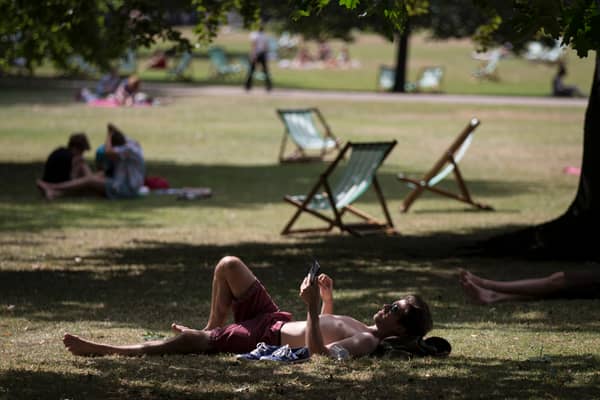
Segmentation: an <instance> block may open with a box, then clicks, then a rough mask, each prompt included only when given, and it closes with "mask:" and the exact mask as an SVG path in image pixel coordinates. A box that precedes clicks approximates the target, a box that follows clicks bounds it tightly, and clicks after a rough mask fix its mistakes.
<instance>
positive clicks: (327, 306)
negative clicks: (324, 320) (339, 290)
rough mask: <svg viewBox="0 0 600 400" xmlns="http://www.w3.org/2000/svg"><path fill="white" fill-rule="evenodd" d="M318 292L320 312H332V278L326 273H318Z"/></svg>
mask: <svg viewBox="0 0 600 400" xmlns="http://www.w3.org/2000/svg"><path fill="white" fill-rule="evenodd" d="M318 282H319V292H320V294H321V301H322V302H323V304H322V305H321V314H333V279H331V278H330V277H329V276H328V275H326V274H321V275H319V278H318Z"/></svg>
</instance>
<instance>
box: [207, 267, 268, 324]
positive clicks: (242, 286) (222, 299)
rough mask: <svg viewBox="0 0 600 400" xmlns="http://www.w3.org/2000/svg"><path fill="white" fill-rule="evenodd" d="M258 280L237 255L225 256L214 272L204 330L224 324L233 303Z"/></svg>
mask: <svg viewBox="0 0 600 400" xmlns="http://www.w3.org/2000/svg"><path fill="white" fill-rule="evenodd" d="M255 281H256V276H254V274H253V273H252V271H251V270H250V268H248V267H247V266H246V264H244V263H243V262H242V260H240V259H239V258H237V257H232V256H227V257H223V258H222V259H221V260H220V261H219V263H218V264H217V266H216V267H215V272H214V274H213V283H212V293H211V303H210V315H209V317H208V322H207V323H206V326H205V327H204V330H211V329H214V328H218V327H220V326H223V324H224V323H225V320H226V319H227V315H228V314H229V310H230V309H231V304H232V302H233V300H234V299H239V298H240V297H241V296H242V295H244V293H246V292H247V291H248V289H249V288H250V287H251V286H252V285H253V284H254V282H255Z"/></svg>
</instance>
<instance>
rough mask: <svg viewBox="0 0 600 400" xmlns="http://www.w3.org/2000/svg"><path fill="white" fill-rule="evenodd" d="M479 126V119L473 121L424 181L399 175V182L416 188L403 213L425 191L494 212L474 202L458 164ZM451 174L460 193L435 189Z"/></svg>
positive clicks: (426, 175)
mask: <svg viewBox="0 0 600 400" xmlns="http://www.w3.org/2000/svg"><path fill="white" fill-rule="evenodd" d="M479 124H480V122H479V120H478V119H477V118H473V119H471V121H469V124H468V125H467V126H466V127H465V129H464V130H463V131H462V132H461V133H460V135H458V137H457V138H456V139H455V140H454V142H452V144H451V145H450V147H448V149H447V150H446V151H445V152H444V154H443V155H442V157H441V158H440V159H439V160H438V161H437V162H436V163H435V164H434V165H433V167H432V168H431V169H430V170H429V172H427V173H426V174H425V176H424V177H423V178H422V179H420V180H416V179H411V178H407V177H406V176H404V174H398V176H397V178H398V179H399V180H401V181H403V182H406V183H408V184H409V185H411V186H412V187H414V189H413V190H412V191H411V192H410V193H409V194H408V196H406V198H405V199H404V201H403V203H402V212H408V210H409V209H410V207H411V205H412V204H413V203H414V202H415V200H417V198H418V197H419V196H420V195H421V194H422V193H423V191H425V190H429V191H431V192H433V193H436V194H439V195H442V196H446V197H449V198H451V199H454V200H458V201H461V202H463V203H467V204H470V205H472V206H473V207H476V208H478V209H481V210H493V208H492V207H491V206H489V205H486V204H482V203H478V202H476V201H474V200H473V198H472V197H471V193H470V192H469V189H468V188H467V184H466V183H465V180H464V179H463V175H462V173H461V172H460V169H459V168H458V163H459V162H460V160H461V158H462V157H463V155H464V153H465V152H466V150H467V148H468V146H469V144H470V142H471V140H472V135H473V133H474V131H475V129H476V128H477V127H478V126H479ZM450 172H452V173H454V177H455V178H456V183H457V185H458V189H459V193H453V192H450V191H447V190H444V189H440V188H437V187H435V185H436V184H437V183H438V182H440V181H441V180H443V179H444V178H445V177H446V176H447V175H448V174H449V173H450Z"/></svg>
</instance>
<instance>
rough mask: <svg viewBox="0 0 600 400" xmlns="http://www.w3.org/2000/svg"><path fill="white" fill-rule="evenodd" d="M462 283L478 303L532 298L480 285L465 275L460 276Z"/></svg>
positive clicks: (465, 291)
mask: <svg viewBox="0 0 600 400" xmlns="http://www.w3.org/2000/svg"><path fill="white" fill-rule="evenodd" d="M460 284H461V286H462V288H463V291H464V293H465V295H466V296H467V298H468V299H469V300H471V301H473V302H474V303H476V304H492V303H497V302H500V301H523V300H531V299H532V297H530V296H523V295H519V294H510V293H502V292H496V291H494V290H491V289H486V288H483V287H481V286H478V285H477V284H476V283H474V282H473V281H472V280H470V279H469V278H467V277H463V276H461V277H460Z"/></svg>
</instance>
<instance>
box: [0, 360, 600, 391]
mask: <svg viewBox="0 0 600 400" xmlns="http://www.w3.org/2000/svg"><path fill="white" fill-rule="evenodd" d="M315 363H317V364H315ZM72 364H73V366H72V367H74V369H75V370H76V371H77V372H76V373H75V372H74V373H58V372H48V371H40V370H38V371H19V370H9V371H5V372H3V373H0V387H1V388H3V391H4V392H3V393H0V394H2V395H6V396H7V398H18V399H34V398H40V397H46V398H81V397H82V396H83V397H85V398H91V399H94V398H103V399H117V398H118V399H122V398H139V399H149V398H161V399H176V398H183V397H185V398H216V399H222V398H232V397H242V398H257V399H264V398H274V397H275V398H280V397H282V396H285V398H290V399H322V398H323V396H324V395H325V398H329V397H330V396H329V395H328V394H335V396H336V397H337V398H382V399H383V398H387V399H404V398H406V399H414V398H426V399H463V398H486V399H506V398H560V399H580V398H594V397H595V396H596V394H597V392H598V390H599V388H600V381H598V379H597V377H584V376H582V375H595V374H594V371H596V370H597V369H598V367H599V366H600V359H598V357H597V356H592V355H588V356H559V355H556V356H555V355H552V356H550V357H548V358H546V359H545V360H543V361H536V360H518V361H515V360H505V359H499V358H484V357H479V358H468V357H461V356H450V357H448V358H446V359H423V360H413V361H411V362H408V361H404V360H391V359H370V358H366V359H357V360H350V361H347V362H344V363H336V362H333V361H330V360H323V359H320V360H319V361H313V362H308V363H305V364H301V365H296V366H286V365H281V364H274V363H268V362H252V363H247V362H239V361H236V360H234V359H233V358H232V357H231V356H227V355H220V356H192V355H188V356H165V357H144V358H119V357H110V358H94V359H82V358H74V359H73V362H72Z"/></svg>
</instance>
